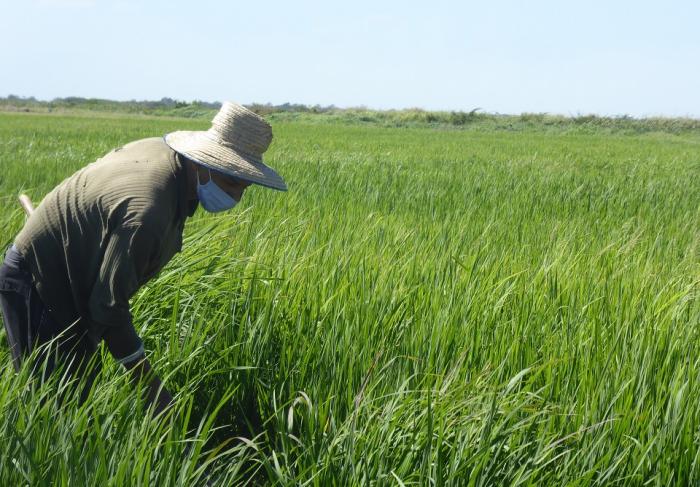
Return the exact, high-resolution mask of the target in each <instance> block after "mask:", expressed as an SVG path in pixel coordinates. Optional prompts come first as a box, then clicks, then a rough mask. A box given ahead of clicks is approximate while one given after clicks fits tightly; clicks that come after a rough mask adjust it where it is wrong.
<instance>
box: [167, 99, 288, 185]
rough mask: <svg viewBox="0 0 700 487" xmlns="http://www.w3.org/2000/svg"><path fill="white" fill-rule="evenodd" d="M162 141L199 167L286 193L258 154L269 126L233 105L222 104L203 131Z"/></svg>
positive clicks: (269, 134)
mask: <svg viewBox="0 0 700 487" xmlns="http://www.w3.org/2000/svg"><path fill="white" fill-rule="evenodd" d="M164 139H165V143H166V144H168V146H170V148H171V149H173V150H174V151H176V152H179V153H180V154H183V155H185V156H187V157H188V158H189V159H192V160H193V161H195V162H197V163H199V164H201V165H202V166H205V167H208V168H210V169H214V170H216V171H219V172H222V173H224V174H227V175H229V176H233V177H234V178H239V179H243V180H245V181H249V182H251V183H255V184H259V185H261V186H267V187H268V188H272V189H278V190H280V191H286V190H287V185H286V184H284V180H283V179H282V177H280V175H279V174H277V173H276V172H275V171H274V170H273V169H272V168H271V167H268V166H266V165H265V164H263V161H262V154H263V152H265V151H266V150H267V148H268V146H269V145H270V142H271V141H272V127H270V124H269V123H267V122H266V121H265V119H263V118H262V117H261V116H259V115H257V114H255V113H253V112H251V111H250V110H248V109H247V108H245V107H243V106H241V105H239V104H237V103H232V102H228V101H227V102H224V103H223V105H221V110H219V113H217V114H216V116H215V117H214V120H212V124H211V128H210V129H209V130H207V131H188V130H180V131H178V132H171V133H169V134H167V135H166V136H165V137H164Z"/></svg>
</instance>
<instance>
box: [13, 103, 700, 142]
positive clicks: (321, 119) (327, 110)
mask: <svg viewBox="0 0 700 487" xmlns="http://www.w3.org/2000/svg"><path fill="white" fill-rule="evenodd" d="M246 106H247V108H249V109H250V110H252V111H254V112H256V113H258V114H260V115H263V116H265V117H267V118H268V120H270V121H299V122H305V123H343V124H356V125H379V126H385V127H434V128H454V129H469V130H480V131H493V130H500V131H522V130H537V131H549V132H590V133H598V132H600V131H607V132H617V133H621V132H622V133H630V134H635V133H647V132H663V133H676V134H678V133H687V132H692V133H694V134H697V133H698V132H700V120H698V119H693V118H671V117H652V118H634V117H630V116H629V115H620V116H614V117H606V116H599V115H592V114H586V115H574V116H564V115H553V114H548V113H522V114H520V115H503V114H498V113H485V112H482V111H480V110H481V109H480V108H475V109H473V110H470V111H429V110H423V109H420V108H406V109H401V110H372V109H368V108H366V107H354V108H338V107H336V106H334V105H328V106H321V105H311V106H310V105H303V104H299V103H283V104H281V105H273V104H271V103H264V104H263V103H252V104H249V105H246ZM220 107H221V102H218V101H215V102H206V101H202V100H194V101H190V102H187V101H182V100H176V99H173V98H167V97H165V98H161V99H160V100H158V101H147V100H144V101H137V100H129V101H114V100H105V99H101V98H82V97H76V96H71V97H67V98H54V99H53V100H51V101H42V100H37V99H36V98H35V97H33V96H30V97H21V96H17V95H9V96H7V97H5V98H0V110H4V111H26V112H53V111H59V112H61V111H64V112H75V111H80V110H85V111H100V112H117V113H120V112H121V113H134V114H143V115H154V116H172V117H186V118H200V119H206V120H211V118H212V117H213V116H214V114H216V112H217V111H218V110H219V108H220Z"/></svg>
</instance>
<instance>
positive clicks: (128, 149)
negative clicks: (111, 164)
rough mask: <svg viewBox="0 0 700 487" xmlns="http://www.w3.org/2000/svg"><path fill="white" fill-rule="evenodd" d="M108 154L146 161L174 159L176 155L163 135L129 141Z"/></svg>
mask: <svg viewBox="0 0 700 487" xmlns="http://www.w3.org/2000/svg"><path fill="white" fill-rule="evenodd" d="M107 156H112V157H114V158H124V159H132V160H140V161H144V162H145V161H149V160H172V159H173V158H174V157H175V151H173V150H172V149H171V148H170V147H168V145H167V144H166V143H165V141H164V140H163V138H162V137H149V138H147V139H140V140H134V141H133V142H129V143H128V144H125V145H123V146H121V147H118V148H116V149H114V150H113V151H112V152H110V153H109V154H107Z"/></svg>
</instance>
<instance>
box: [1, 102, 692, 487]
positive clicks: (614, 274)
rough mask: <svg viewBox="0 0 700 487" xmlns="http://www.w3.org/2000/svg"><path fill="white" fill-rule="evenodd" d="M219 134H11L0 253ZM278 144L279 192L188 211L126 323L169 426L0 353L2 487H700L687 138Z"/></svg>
mask: <svg viewBox="0 0 700 487" xmlns="http://www.w3.org/2000/svg"><path fill="white" fill-rule="evenodd" d="M208 126H209V123H208V121H202V120H191V119H190V120H186V119H175V118H155V117H153V118H148V117H127V116H92V117H89V116H84V115H82V116H70V115H60V116H59V115H51V114H45V115H36V114H9V113H0V168H1V169H2V170H1V171H0V200H1V202H2V206H1V208H2V211H1V212H0V225H1V227H2V229H3V231H2V233H1V234H0V248H2V249H5V248H6V247H7V246H8V245H10V243H11V242H12V240H13V238H14V235H15V234H16V233H17V232H18V231H19V229H20V228H21V226H22V224H23V221H24V216H23V214H22V211H21V209H20V207H19V205H18V204H16V195H17V194H18V193H19V192H20V191H24V192H27V193H28V194H29V195H30V196H31V197H32V199H33V200H35V201H36V202H38V201H40V200H41V198H42V196H43V195H44V194H46V193H47V192H48V191H49V190H50V189H52V188H53V186H54V185H56V184H57V183H58V182H60V181H61V180H62V179H63V178H65V177H67V176H68V175H70V174H71V173H72V172H74V171H75V170H77V169H78V168H80V167H81V166H83V165H85V164H86V163H88V162H91V161H93V160H94V159H95V158H97V157H99V156H101V155H102V154H104V153H105V152H107V151H109V150H110V149H112V148H114V147H117V146H119V145H121V144H123V143H126V142H128V141H131V140H135V139H139V138H143V137H150V136H159V135H163V134H164V133H167V132H169V131H172V130H177V129H206V128H208ZM273 129H274V133H275V139H274V141H273V143H272V146H271V148H270V150H269V152H268V153H267V154H266V161H267V162H268V163H269V164H270V165H271V166H272V167H274V168H276V169H278V170H279V172H280V173H281V174H282V175H283V176H284V177H285V179H286V181H287V182H288V185H289V188H290V190H289V192H288V193H278V192H274V191H270V190H266V189H264V188H259V187H258V188H251V189H249V190H248V191H247V192H246V194H245V196H244V197H243V200H242V201H241V203H240V204H239V205H238V206H237V207H236V209H235V210H232V211H230V212H226V213H223V214H217V215H210V214H206V213H204V212H203V210H201V209H200V210H198V212H197V214H196V215H195V217H193V218H192V219H190V221H188V224H187V226H186V229H185V244H184V249H183V252H182V253H180V254H178V255H177V256H176V257H175V258H174V259H173V260H172V261H171V262H170V264H169V265H168V266H167V267H166V268H165V269H164V270H163V271H162V272H161V273H160V275H159V276H157V278H155V279H154V280H152V281H151V282H150V283H149V284H148V285H147V286H145V287H144V288H142V289H141V291H140V292H139V293H138V294H137V295H136V296H135V298H134V299H133V301H132V312H133V315H134V322H135V324H136V326H137V329H138V330H139V332H140V334H141V336H142V337H143V339H144V342H145V345H146V349H147V351H148V355H149V357H150V359H151V361H152V363H153V364H154V367H155V369H156V371H157V372H158V373H159V374H160V375H161V377H162V378H163V379H164V381H165V384H166V386H167V387H168V389H169V390H170V391H171V392H172V393H173V394H174V395H175V396H176V404H175V406H174V407H173V408H172V409H171V410H170V411H169V412H168V413H167V414H166V415H162V416H159V417H153V414H152V413H151V411H149V410H146V408H145V407H144V405H143V404H142V403H141V402H140V401H139V399H138V398H139V394H138V393H137V392H136V391H134V390H133V388H132V386H131V385H130V383H129V381H128V378H127V377H126V375H125V373H124V372H123V371H122V369H121V368H120V367H119V366H118V365H117V364H115V363H114V362H113V361H112V359H111V358H110V357H109V354H108V353H107V352H106V350H103V351H102V352H101V353H102V355H103V361H104V364H105V367H104V370H103V373H102V374H101V377H100V379H99V381H98V383H97V385H96V386H95V387H94V388H93V389H92V391H91V393H90V399H89V400H88V402H87V403H85V404H84V405H79V404H78V402H77V401H76V400H75V397H73V396H71V394H70V393H68V396H67V397H68V399H66V400H64V401H59V400H58V399H57V397H58V395H59V393H60V392H61V391H63V390H65V389H66V381H65V379H64V378H62V377H60V376H57V377H55V378H54V380H52V381H51V382H50V383H48V384H44V385H42V386H41V387H36V386H33V384H32V383H31V381H30V380H29V378H28V374H27V371H26V370H24V371H22V372H21V373H20V374H15V372H14V370H13V369H12V367H11V364H10V359H9V351H8V349H7V345H6V341H5V339H4V331H2V332H0V333H2V340H0V345H1V346H0V363H2V364H4V365H3V367H2V368H1V369H0V440H1V441H0V484H1V485H32V486H34V485H158V486H166V485H173V486H175V485H177V486H180V485H182V486H190V485H222V486H224V485H225V486H228V485H239V484H250V485H312V486H328V485H338V486H345V485H377V486H384V485H397V486H404V485H405V486H409V485H417V486H430V485H433V486H443V485H459V486H461V485H464V486H493V485H513V486H516V485H517V486H521V485H522V486H540V485H551V486H564V485H566V486H588V485H606V486H608V485H624V486H628V485H629V486H636V485H655V486H667V485H698V484H700V300H699V299H698V298H699V297H700V296H699V295H700V133H694V132H691V133H686V134H682V135H671V134H665V133H648V134H643V135H624V134H616V133H604V132H602V131H601V132H600V133H573V132H572V133H567V132H562V133H551V132H548V131H546V130H526V131H508V130H499V131H470V130H434V129H428V128H423V129H414V128H386V127H377V126H362V125H339V124H335V125H334V124H325V125H324V124H309V123H303V122H282V121H280V122H275V123H274V124H273Z"/></svg>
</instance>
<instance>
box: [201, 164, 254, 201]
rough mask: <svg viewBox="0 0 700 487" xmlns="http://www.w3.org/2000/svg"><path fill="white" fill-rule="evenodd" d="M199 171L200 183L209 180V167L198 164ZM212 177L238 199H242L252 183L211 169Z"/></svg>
mask: <svg viewBox="0 0 700 487" xmlns="http://www.w3.org/2000/svg"><path fill="white" fill-rule="evenodd" d="M197 172H198V173H199V182H200V184H206V183H208V182H209V170H208V169H207V168H205V167H202V166H198V167H197ZM211 178H212V179H213V180H214V184H216V185H217V186H218V187H220V188H221V189H223V190H224V191H226V193H228V195H229V196H230V197H231V198H233V199H235V200H236V201H241V198H242V197H243V191H245V189H246V188H247V187H248V186H250V185H251V183H249V182H248V181H243V180H242V179H236V178H233V177H231V176H226V175H224V174H221V173H220V172H218V171H211Z"/></svg>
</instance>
